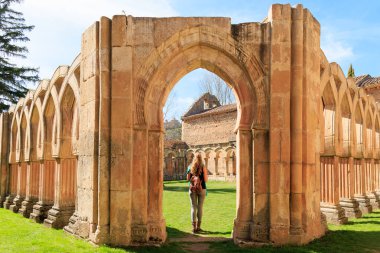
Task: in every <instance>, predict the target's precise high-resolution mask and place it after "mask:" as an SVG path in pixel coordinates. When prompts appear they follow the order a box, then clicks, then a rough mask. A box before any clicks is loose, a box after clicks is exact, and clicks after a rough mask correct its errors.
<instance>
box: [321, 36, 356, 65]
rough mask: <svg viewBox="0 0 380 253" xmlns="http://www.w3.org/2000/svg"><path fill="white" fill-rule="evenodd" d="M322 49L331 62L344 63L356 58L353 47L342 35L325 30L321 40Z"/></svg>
mask: <svg viewBox="0 0 380 253" xmlns="http://www.w3.org/2000/svg"><path fill="white" fill-rule="evenodd" d="M321 48H322V50H323V52H324V53H325V55H326V57H327V59H328V60H329V61H330V62H337V63H340V64H341V63H342V62H346V61H348V60H352V59H353V58H354V56H355V55H354V51H353V48H352V46H349V43H348V42H347V41H346V38H345V36H343V35H342V34H341V35H339V34H337V33H334V32H331V31H329V30H328V29H326V30H324V33H323V34H322V38H321Z"/></svg>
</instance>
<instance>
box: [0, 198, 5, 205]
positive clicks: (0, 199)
mask: <svg viewBox="0 0 380 253" xmlns="http://www.w3.org/2000/svg"><path fill="white" fill-rule="evenodd" d="M4 202H5V197H3V196H0V207H1V208H2V207H4Z"/></svg>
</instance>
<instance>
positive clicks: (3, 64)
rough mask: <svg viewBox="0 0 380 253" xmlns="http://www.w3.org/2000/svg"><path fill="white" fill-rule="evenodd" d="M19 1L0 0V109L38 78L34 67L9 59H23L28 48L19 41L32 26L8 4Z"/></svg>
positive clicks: (14, 101)
mask: <svg viewBox="0 0 380 253" xmlns="http://www.w3.org/2000/svg"><path fill="white" fill-rule="evenodd" d="M21 1H22V0H0V112H2V111H4V110H7V109H8V108H9V104H11V103H16V102H17V101H18V99H19V98H20V97H24V96H25V94H26V92H27V89H26V88H25V85H26V83H27V82H36V81H38V69H36V68H31V67H23V66H17V65H16V64H14V63H12V61H11V60H12V59H14V58H17V57H18V58H25V54H26V53H28V49H27V48H26V47H25V46H23V45H21V44H22V43H23V42H26V41H29V39H28V37H27V36H25V34H24V33H25V32H28V31H31V30H32V29H33V28H34V26H29V25H26V24H25V19H24V18H23V14H22V13H21V12H18V11H15V10H13V9H12V8H11V7H10V5H11V4H12V3H20V2H21Z"/></svg>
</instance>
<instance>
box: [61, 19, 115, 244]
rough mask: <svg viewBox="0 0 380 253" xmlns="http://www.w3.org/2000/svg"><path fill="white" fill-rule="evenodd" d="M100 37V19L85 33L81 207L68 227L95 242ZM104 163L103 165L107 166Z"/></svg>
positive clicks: (78, 190)
mask: <svg viewBox="0 0 380 253" xmlns="http://www.w3.org/2000/svg"><path fill="white" fill-rule="evenodd" d="M99 38H100V37H99V22H96V23H94V24H93V25H91V26H90V27H89V28H88V29H86V31H85V32H84V33H83V34H82V46H81V66H80V69H81V71H80V81H79V82H80V103H79V118H80V124H79V140H78V143H79V146H78V167H77V173H76V181H77V187H76V194H77V200H76V201H77V204H78V206H77V208H76V212H75V213H74V214H73V216H72V217H71V218H70V228H68V227H67V229H66V231H68V232H70V233H74V234H75V235H78V236H80V237H83V238H90V239H91V240H92V241H96V240H97V239H96V237H97V235H96V230H97V228H98V224H97V223H98V211H99V210H98V187H99V181H98V175H99V96H100V93H99V81H100V80H99V65H100V61H99V57H100V51H99ZM102 120H103V118H102ZM101 166H102V168H104V167H103V166H104V165H101ZM103 190H104V189H103ZM107 190H108V191H109V190H110V189H107ZM106 233H108V231H106ZM104 243H106V242H104Z"/></svg>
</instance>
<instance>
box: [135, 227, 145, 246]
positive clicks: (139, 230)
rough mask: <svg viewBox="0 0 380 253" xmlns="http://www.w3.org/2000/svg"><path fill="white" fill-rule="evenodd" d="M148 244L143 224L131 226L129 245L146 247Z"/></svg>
mask: <svg viewBox="0 0 380 253" xmlns="http://www.w3.org/2000/svg"><path fill="white" fill-rule="evenodd" d="M147 243H148V226H147V225H145V224H133V225H132V227H131V244H132V245H133V246H139V245H146V244H147Z"/></svg>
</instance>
